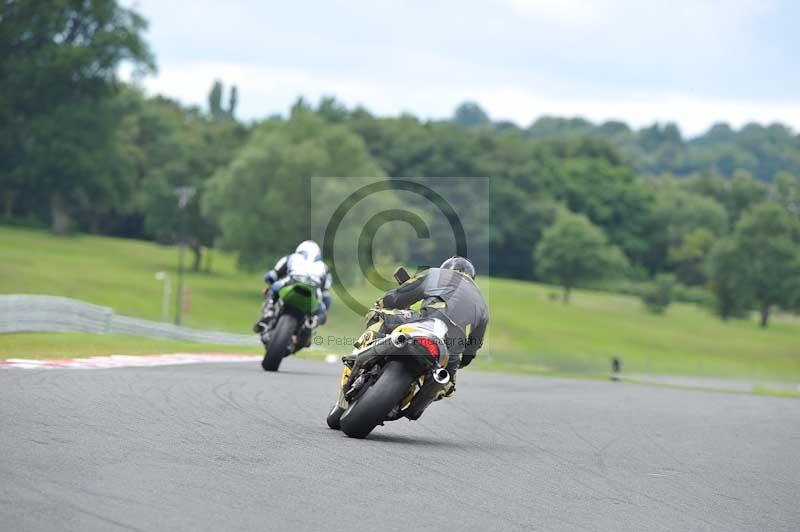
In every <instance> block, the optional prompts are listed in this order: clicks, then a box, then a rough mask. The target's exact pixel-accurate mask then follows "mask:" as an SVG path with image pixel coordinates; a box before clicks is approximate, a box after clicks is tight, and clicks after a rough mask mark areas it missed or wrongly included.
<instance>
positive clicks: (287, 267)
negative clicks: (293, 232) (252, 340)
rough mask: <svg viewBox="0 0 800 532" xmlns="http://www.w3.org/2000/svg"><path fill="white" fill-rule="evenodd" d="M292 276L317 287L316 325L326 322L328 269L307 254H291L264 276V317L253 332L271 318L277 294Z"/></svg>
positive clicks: (328, 294)
mask: <svg viewBox="0 0 800 532" xmlns="http://www.w3.org/2000/svg"><path fill="white" fill-rule="evenodd" d="M294 276H302V277H304V278H305V279H306V280H308V281H310V282H311V283H312V284H314V285H315V286H316V287H317V300H318V301H319V306H318V307H317V313H316V315H317V324H318V325H323V324H324V323H325V321H326V320H327V316H328V309H329V308H330V306H331V303H332V298H331V295H330V290H331V274H330V271H329V270H328V267H327V266H326V265H325V263H324V262H322V260H320V259H319V258H318V257H312V258H308V257H307V254H302V253H292V254H291V255H286V256H285V257H282V258H281V259H280V260H279V261H278V262H277V263H276V264H275V267H274V268H272V269H271V270H270V271H268V272H267V273H266V274H265V275H264V282H265V283H267V284H268V285H269V288H268V289H267V290H265V291H264V295H265V296H266V301H265V302H264V315H263V318H261V320H259V321H258V322H257V323H256V325H255V327H254V330H256V332H258V331H259V330H261V329H262V328H264V326H265V323H266V322H267V321H269V320H270V319H271V318H272V309H273V307H274V304H275V301H276V300H277V299H278V292H280V289H281V288H282V287H283V286H284V285H285V283H286V281H288V280H289V279H291V278H292V277H294Z"/></svg>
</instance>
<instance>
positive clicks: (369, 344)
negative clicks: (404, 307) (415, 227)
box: [327, 267, 450, 438]
mask: <svg viewBox="0 0 800 532" xmlns="http://www.w3.org/2000/svg"><path fill="white" fill-rule="evenodd" d="M395 279H396V280H397V282H398V283H400V284H402V283H403V282H405V281H406V280H408V279H409V275H408V273H407V272H406V271H405V269H403V268H402V267H400V268H398V269H397V270H396V271H395ZM376 311H378V309H376ZM405 312H407V313H408V314H407V316H408V317H409V318H410V320H409V321H407V322H403V323H400V324H398V325H397V326H395V327H393V329H392V330H391V332H390V333H388V334H385V335H381V334H379V333H377V332H376V330H375V328H374V327H371V328H368V329H367V330H366V331H365V332H364V334H362V336H361V338H359V340H358V342H356V344H355V345H356V348H355V349H354V350H353V353H352V354H351V355H349V356H346V357H343V358H342V362H343V363H344V365H345V367H344V370H343V372H342V377H341V381H340V386H339V396H338V399H337V401H336V404H335V405H334V407H333V408H332V409H331V411H330V413H329V414H328V418H327V422H328V426H329V427H331V428H332V429H341V431H342V432H344V433H345V434H347V435H348V436H350V437H352V438H365V437H367V435H368V434H369V433H370V432H372V430H373V429H374V428H375V427H376V426H378V425H383V423H384V422H385V421H392V420H395V419H399V418H401V417H403V416H404V414H405V412H406V410H407V409H408V407H409V405H410V404H411V402H412V400H413V399H414V397H415V396H416V394H417V393H418V392H419V390H420V389H421V388H422V385H423V384H424V383H425V382H426V381H427V380H428V379H433V380H434V381H436V382H437V383H439V384H440V385H445V384H447V383H448V382H449V381H450V374H449V373H448V371H447V370H446V369H445V366H447V361H448V358H449V353H448V349H447V343H446V341H445V338H446V335H447V331H448V328H447V325H446V324H445V322H444V321H442V320H440V319H438V318H421V317H419V316H418V315H416V314H415V313H411V312H410V311H405Z"/></svg>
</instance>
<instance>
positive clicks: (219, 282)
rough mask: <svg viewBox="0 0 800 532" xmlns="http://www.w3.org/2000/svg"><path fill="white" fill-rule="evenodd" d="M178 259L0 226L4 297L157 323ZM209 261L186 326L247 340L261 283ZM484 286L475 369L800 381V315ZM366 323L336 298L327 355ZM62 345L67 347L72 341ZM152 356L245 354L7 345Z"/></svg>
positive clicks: (157, 251) (120, 244)
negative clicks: (82, 305)
mask: <svg viewBox="0 0 800 532" xmlns="http://www.w3.org/2000/svg"><path fill="white" fill-rule="evenodd" d="M176 259H177V252H176V250H175V248H172V247H167V246H159V245H157V244H152V243H147V242H141V241H134V240H123V239H112V238H104V237H94V236H85V235H79V236H74V237H67V238H63V237H54V236H50V235H49V234H47V233H46V232H44V231H38V230H27V229H18V228H8V227H0V293H29V294H52V295H61V296H66V297H73V298H76V299H82V300H85V301H89V302H91V303H96V304H100V305H107V306H110V307H113V308H114V310H115V311H116V312H118V313H120V314H126V315H130V316H137V317H142V318H147V319H152V320H158V319H159V318H160V316H161V283H160V282H158V281H156V280H155V279H154V274H155V272H157V271H160V270H164V271H167V272H169V273H170V275H171V276H172V277H173V285H174V273H175V263H176ZM213 262H214V272H213V273H211V274H208V273H191V272H190V273H188V274H187V278H186V286H188V287H189V288H190V290H191V309H190V312H189V314H188V315H187V316H186V317H185V320H184V324H185V325H187V326H191V327H198V328H204V329H216V330H224V331H231V332H239V333H247V332H249V330H250V326H251V325H252V322H253V321H254V320H255V319H256V317H257V316H258V313H259V308H260V301H261V295H260V292H261V289H262V287H263V285H262V283H261V275H260V274H259V273H253V274H248V273H244V272H238V271H237V270H236V269H235V265H234V260H233V258H232V257H230V256H227V255H224V254H221V253H216V254H215V256H214V261H213ZM265 266H267V265H265ZM268 266H271V265H268ZM479 284H480V285H481V288H482V289H483V290H484V292H485V293H486V294H487V299H488V301H489V306H490V313H491V323H490V327H489V336H488V339H487V344H486V348H485V349H484V350H483V351H482V352H481V356H480V357H479V359H478V361H476V366H477V367H482V368H484V369H492V370H503V371H516V372H531V373H553V374H573V375H575V374H582V375H596V374H602V373H605V372H607V371H608V368H609V360H610V358H611V357H613V356H619V357H620V358H621V359H622V361H623V369H624V371H625V372H628V373H652V374H679V375H700V376H715V377H732V378H750V379H763V380H782V381H786V380H789V381H792V380H798V379H800V320H798V319H797V318H795V317H789V316H776V317H775V319H774V320H773V321H772V322H771V324H770V327H769V328H768V329H766V330H762V329H760V328H759V327H758V326H757V324H756V322H755V320H743V321H730V322H722V321H720V320H719V319H717V318H716V317H714V316H713V315H711V314H710V313H709V312H708V311H706V310H705V309H702V308H699V307H696V306H694V305H687V304H675V305H672V306H671V307H670V308H669V309H668V310H667V312H666V314H664V315H662V316H654V315H651V314H648V313H646V312H645V311H644V310H643V308H642V305H641V303H640V302H639V301H638V300H637V299H636V298H632V297H628V296H621V295H613V294H608V293H601V292H590V291H581V290H578V291H576V292H575V293H574V295H573V297H572V301H571V303H570V304H569V305H565V304H563V303H561V302H560V301H558V300H554V299H553V298H552V297H551V294H553V293H554V292H557V289H556V288H554V287H552V286H547V285H540V284H534V283H524V282H519V281H509V280H501V279H487V278H480V277H479ZM355 293H356V294H358V295H360V296H363V297H364V299H363V300H364V301H367V300H369V299H372V298H375V297H377V296H378V295H379V293H378V291H377V290H376V289H373V288H371V287H366V286H363V287H361V288H359V289H357V290H355ZM337 303H338V304H337ZM361 325H362V322H361V318H360V317H359V316H356V315H354V314H353V313H352V312H351V311H350V310H349V309H347V308H345V307H344V305H342V304H341V303H339V302H336V301H335V302H334V306H333V308H332V311H331V317H330V320H329V324H328V325H327V326H326V327H324V328H323V329H321V330H320V335H321V336H322V337H323V346H322V348H323V349H324V350H326V351H334V352H344V351H346V350H348V346H347V341H346V338H347V337H351V338H352V337H354V336H358V334H359V333H360V332H361V331H360V327H361ZM65 336H70V337H71V338H70V339H69V340H68V341H67V342H64V341H62V338H63V337H65ZM59 344H60V345H59ZM179 346H180V347H179ZM194 348H196V349H194ZM153 350H156V351H159V352H166V351H190V350H191V351H197V350H199V351H209V350H213V351H220V350H226V351H237V352H239V351H241V349H240V348H230V347H228V348H224V347H222V346H202V345H199V344H186V343H177V342H161V341H156V340H144V339H130V338H125V337H102V336H99V337H93V336H91V335H38V334H23V335H4V336H0V357H5V358H9V357H14V356H37V355H38V356H63V355H64V354H70V355H71V356H76V355H82V354H102V353H106V352H114V353H121V354H124V353H128V354H134V353H147V352H153ZM244 352H252V351H248V349H245V351H244Z"/></svg>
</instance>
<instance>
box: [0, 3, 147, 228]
mask: <svg viewBox="0 0 800 532" xmlns="http://www.w3.org/2000/svg"><path fill="white" fill-rule="evenodd" d="M145 28H146V22H145V20H144V19H143V18H142V17H141V16H139V15H138V14H137V13H136V12H135V11H133V10H131V9H127V8H124V7H122V6H120V5H119V4H118V3H117V2H116V1H115V0H84V1H72V2H65V1H60V0H50V1H38V2H30V1H8V2H4V3H3V7H2V12H1V13H0V51H2V52H0V86H2V87H3V90H2V95H1V96H0V139H2V140H1V141H0V175H1V176H2V178H3V181H4V182H3V186H2V187H0V188H2V189H4V190H9V192H10V193H5V192H4V193H3V195H4V201H3V203H4V204H5V205H4V209H5V211H6V212H7V213H14V212H16V211H17V210H18V208H17V206H16V205H15V202H16V201H18V200H19V199H20V195H19V194H16V195H15V194H14V193H13V190H15V189H16V190H19V189H20V188H21V189H22V190H24V191H25V192H26V193H27V194H26V196H27V197H26V201H27V202H28V205H27V207H28V208H30V209H31V210H34V211H37V210H39V207H37V206H39V205H46V206H47V207H48V208H49V218H50V221H51V223H52V227H53V230H54V231H55V232H57V233H62V232H65V231H67V230H68V229H69V228H70V226H71V224H72V221H73V220H74V218H75V217H76V216H81V215H82V214H83V213H84V212H85V211H87V210H88V211H91V212H94V211H95V210H100V211H102V210H103V209H105V210H108V209H110V208H113V207H114V206H118V205H120V204H121V203H124V202H125V201H126V199H127V196H128V194H129V187H130V183H129V181H128V179H127V178H128V176H126V175H125V174H124V173H122V172H120V170H119V167H118V159H117V157H116V156H117V153H116V148H117V145H116V144H115V135H116V133H115V132H116V129H117V127H118V125H119V122H120V120H121V119H122V113H121V112H120V110H119V108H117V107H116V106H115V105H114V103H113V97H114V96H115V95H116V94H117V92H118V89H119V83H118V81H117V71H118V67H119V66H120V64H121V63H123V62H129V63H132V64H133V65H134V67H136V68H137V69H140V70H144V71H146V70H152V69H154V62H153V59H152V56H151V54H150V52H149V49H148V48H147V45H146V43H145V42H144V40H143V39H142V37H141V33H142V32H143V30H144V29H145Z"/></svg>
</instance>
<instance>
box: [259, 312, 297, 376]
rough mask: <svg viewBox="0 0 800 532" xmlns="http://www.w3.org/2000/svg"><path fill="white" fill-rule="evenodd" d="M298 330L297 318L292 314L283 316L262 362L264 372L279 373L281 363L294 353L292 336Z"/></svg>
mask: <svg viewBox="0 0 800 532" xmlns="http://www.w3.org/2000/svg"><path fill="white" fill-rule="evenodd" d="M295 330H297V318H295V317H294V316H292V315H291V314H281V316H280V317H279V318H278V323H276V324H275V330H274V331H272V336H271V337H270V340H269V348H267V353H266V354H265V355H264V360H262V361H261V367H262V368H264V371H278V368H279V367H280V365H281V361H282V360H283V359H284V357H286V356H287V355H289V354H291V351H292V346H291V342H292V335H293V334H294V331H295Z"/></svg>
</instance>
